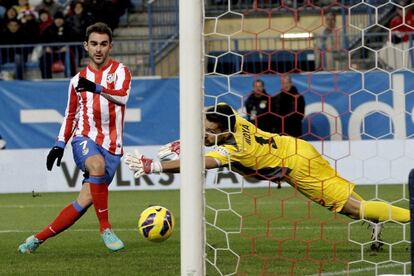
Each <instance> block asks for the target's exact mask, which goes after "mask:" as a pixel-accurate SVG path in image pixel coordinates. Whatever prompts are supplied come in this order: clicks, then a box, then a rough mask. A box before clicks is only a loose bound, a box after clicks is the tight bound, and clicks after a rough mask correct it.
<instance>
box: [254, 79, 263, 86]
mask: <svg viewBox="0 0 414 276" xmlns="http://www.w3.org/2000/svg"><path fill="white" fill-rule="evenodd" d="M257 82H259V83H261V84H262V86H263V87H264V86H265V83H264V81H263V80H262V79H257V80H255V81H254V82H253V84H254V83H257Z"/></svg>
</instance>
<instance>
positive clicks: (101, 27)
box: [85, 22, 112, 42]
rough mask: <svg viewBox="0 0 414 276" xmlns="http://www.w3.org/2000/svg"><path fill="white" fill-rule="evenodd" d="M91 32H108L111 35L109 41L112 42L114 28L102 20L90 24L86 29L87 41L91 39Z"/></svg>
mask: <svg viewBox="0 0 414 276" xmlns="http://www.w3.org/2000/svg"><path fill="white" fill-rule="evenodd" d="M91 33H98V34H107V35H108V37H109V42H112V30H111V28H109V27H108V25H106V24H105V23H102V22H96V23H95V24H93V25H90V26H89V27H88V28H87V29H86V35H85V41H86V42H88V41H89V36H90V35H91Z"/></svg>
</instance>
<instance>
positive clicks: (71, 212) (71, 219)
mask: <svg viewBox="0 0 414 276" xmlns="http://www.w3.org/2000/svg"><path fill="white" fill-rule="evenodd" d="M73 204H74V203H71V204H69V205H68V206H66V207H65V208H63V209H62V211H60V213H59V215H58V216H57V217H56V218H55V220H54V221H52V223H51V224H49V225H48V226H47V227H45V229H43V230H42V231H40V232H39V233H37V234H36V235H35V237H36V238H38V239H39V240H41V241H45V240H47V239H48V238H50V237H53V236H55V235H57V234H59V233H60V232H62V231H64V230H66V229H68V228H69V227H70V226H71V225H72V224H74V223H75V222H76V221H77V220H78V218H80V217H81V216H82V215H83V213H84V212H82V211H78V210H77V209H76V208H75V207H74V206H73Z"/></svg>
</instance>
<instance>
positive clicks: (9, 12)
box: [1, 7, 17, 29]
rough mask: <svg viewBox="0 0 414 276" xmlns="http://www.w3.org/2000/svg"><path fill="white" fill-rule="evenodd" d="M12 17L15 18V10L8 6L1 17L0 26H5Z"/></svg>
mask: <svg viewBox="0 0 414 276" xmlns="http://www.w3.org/2000/svg"><path fill="white" fill-rule="evenodd" d="M12 19H17V10H16V9H15V8H14V7H10V8H8V9H7V11H6V14H5V15H4V18H3V24H2V26H1V28H2V29H3V28H6V26H7V23H8V22H9V21H10V20H12Z"/></svg>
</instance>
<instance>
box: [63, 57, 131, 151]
mask: <svg viewBox="0 0 414 276" xmlns="http://www.w3.org/2000/svg"><path fill="white" fill-rule="evenodd" d="M79 77H85V78H87V79H88V80H90V81H93V82H95V83H97V84H100V85H101V86H102V92H101V94H97V93H91V92H86V91H85V92H80V93H77V92H76V91H75V88H76V87H77V85H78V81H79ZM130 89H131V73H130V71H129V69H128V68H127V67H126V66H125V65H123V64H121V63H119V62H117V61H115V60H112V59H111V60H109V62H108V64H106V65H105V66H104V67H103V68H102V69H101V70H99V71H97V70H95V69H93V68H92V67H91V66H87V67H86V68H84V69H83V70H82V71H80V72H79V73H78V74H77V75H76V76H74V77H73V78H72V79H71V81H70V85H69V91H68V95H69V96H68V103H67V107H66V112H65V118H64V120H63V123H62V126H61V128H60V131H59V136H58V141H57V144H58V145H62V144H63V143H64V144H63V145H65V144H66V143H67V142H68V140H69V139H70V138H71V136H72V135H73V136H84V137H88V138H90V139H92V140H93V141H95V143H96V144H98V145H100V146H102V147H103V148H104V149H106V150H108V151H109V152H110V153H112V154H118V155H119V154H122V153H123V148H122V140H123V128H124V118H125V105H126V103H127V101H128V97H129V92H130Z"/></svg>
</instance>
